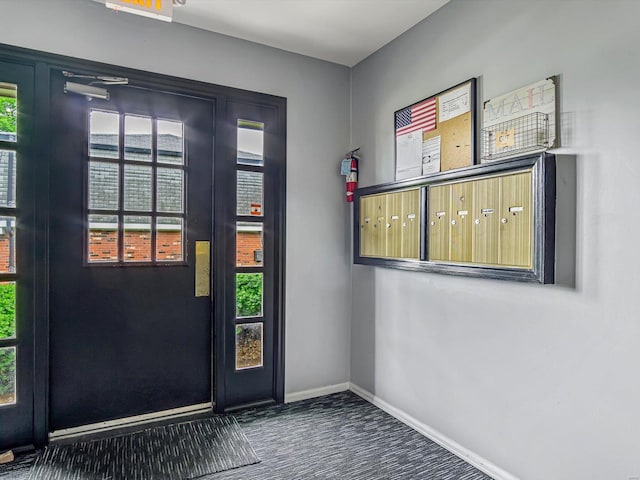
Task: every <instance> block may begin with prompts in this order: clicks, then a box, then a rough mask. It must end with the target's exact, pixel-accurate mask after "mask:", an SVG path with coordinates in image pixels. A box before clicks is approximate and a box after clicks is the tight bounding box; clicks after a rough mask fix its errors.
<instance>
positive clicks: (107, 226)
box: [87, 215, 118, 263]
mask: <svg viewBox="0 0 640 480" xmlns="http://www.w3.org/2000/svg"><path fill="white" fill-rule="evenodd" d="M87 248H88V250H89V251H88V255H87V259H88V261H89V262H90V263H94V262H96V263H97V262H115V261H117V260H118V217H117V216H116V215H89V238H88V245H87Z"/></svg>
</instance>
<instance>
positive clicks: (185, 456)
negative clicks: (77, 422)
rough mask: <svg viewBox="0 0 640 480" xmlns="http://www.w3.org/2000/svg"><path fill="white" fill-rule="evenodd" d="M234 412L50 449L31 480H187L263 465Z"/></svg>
mask: <svg viewBox="0 0 640 480" xmlns="http://www.w3.org/2000/svg"><path fill="white" fill-rule="evenodd" d="M259 462H260V459H259V458H258V457H257V455H256V453H255V452H254V450H253V448H252V447H251V445H250V444H249V440H247V437H245V435H244V433H243V432H242V430H241V429H240V427H239V426H238V423H237V422H236V419H235V418H233V417H231V416H224V417H212V418H207V419H204V420H197V421H194V422H186V423H180V424H177V425H168V426H164V427H156V428H150V429H148V430H144V431H142V432H137V433H133V434H129V435H123V436H119V437H112V438H106V439H102V440H94V441H91V442H79V443H75V444H72V445H54V446H52V447H47V448H46V449H45V450H44V451H43V452H42V453H41V454H40V455H39V456H38V458H37V459H36V461H35V463H34V465H33V467H32V468H31V472H30V475H29V480H184V479H190V478H197V477H201V476H203V475H208V474H212V473H217V472H222V471H224V470H230V469H232V468H237V467H242V466H245V465H252V464H254V463H259Z"/></svg>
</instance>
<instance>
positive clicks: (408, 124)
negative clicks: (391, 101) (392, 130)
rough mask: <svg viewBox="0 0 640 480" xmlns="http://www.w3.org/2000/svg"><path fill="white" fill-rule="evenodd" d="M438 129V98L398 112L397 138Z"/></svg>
mask: <svg viewBox="0 0 640 480" xmlns="http://www.w3.org/2000/svg"><path fill="white" fill-rule="evenodd" d="M435 128H436V97H433V98H430V99H429V100H425V101H424V102H421V103H418V104H416V105H414V106H413V107H407V108H405V109H404V110H400V111H399V112H396V137H399V136H400V135H406V134H407V133H411V132H415V131H417V130H422V131H423V132H428V131H430V130H433V129H435Z"/></svg>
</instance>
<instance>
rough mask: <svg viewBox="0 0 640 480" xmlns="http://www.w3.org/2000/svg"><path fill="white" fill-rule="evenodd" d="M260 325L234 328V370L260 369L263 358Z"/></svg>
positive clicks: (245, 325) (244, 325) (254, 324)
mask: <svg viewBox="0 0 640 480" xmlns="http://www.w3.org/2000/svg"><path fill="white" fill-rule="evenodd" d="M262 330H263V327H262V323H245V324H243V325H237V326H236V370H244V369H246V368H254V367H261V366H262V365H263V364H264V358H263V342H264V339H263V331H262Z"/></svg>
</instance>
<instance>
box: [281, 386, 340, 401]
mask: <svg viewBox="0 0 640 480" xmlns="http://www.w3.org/2000/svg"><path fill="white" fill-rule="evenodd" d="M349 386H350V383H349V382H345V383H338V384H336V385H327V386H326V387H319V388H312V389H311V390H304V391H302V392H293V393H286V394H285V395H284V403H291V402H297V401H300V400H307V399H309V398H316V397H322V396H324V395H331V394H332V393H338V392H344V391H345V390H349Z"/></svg>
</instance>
